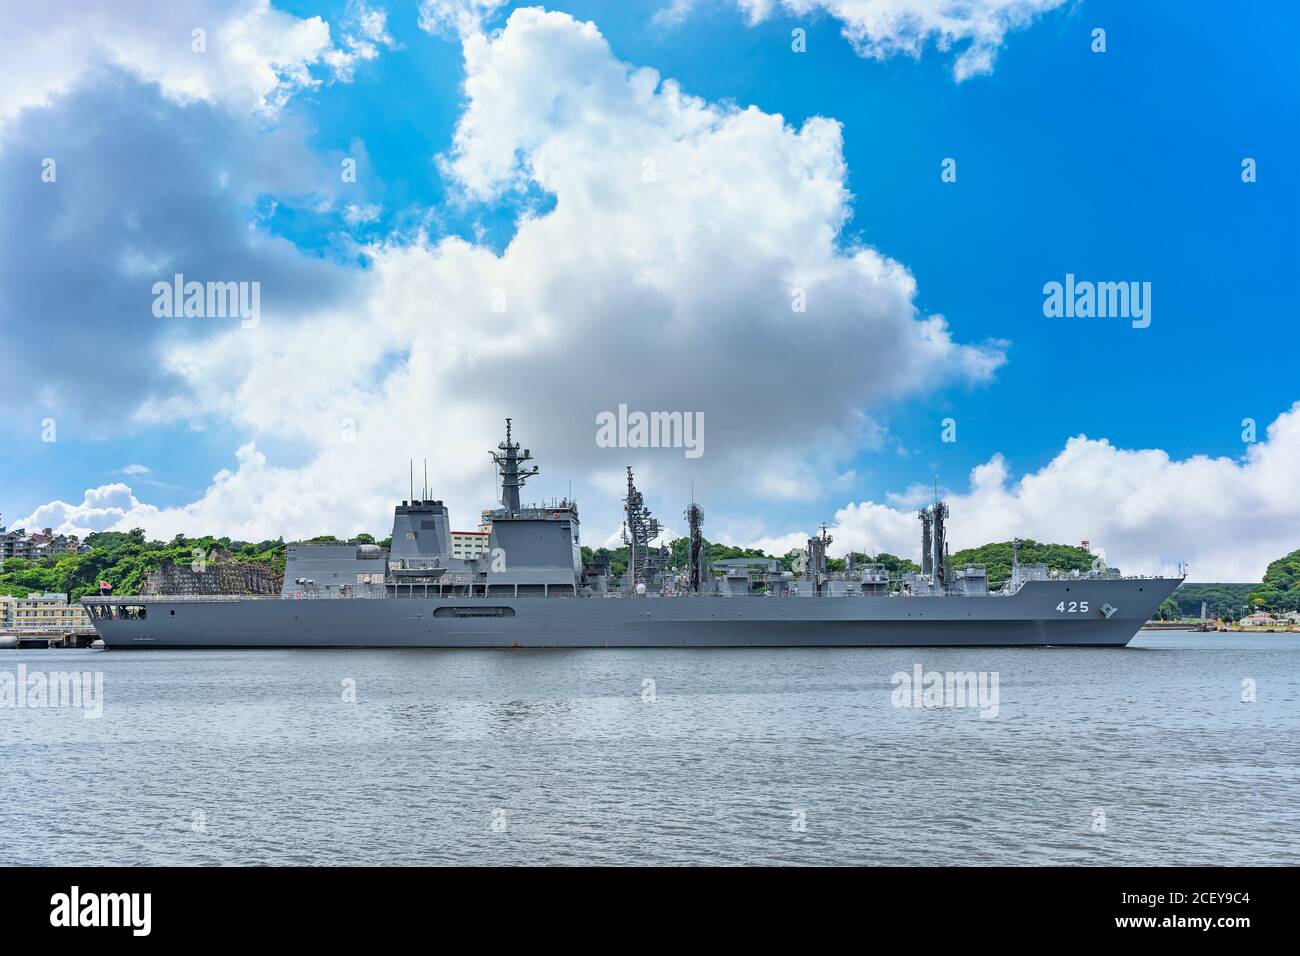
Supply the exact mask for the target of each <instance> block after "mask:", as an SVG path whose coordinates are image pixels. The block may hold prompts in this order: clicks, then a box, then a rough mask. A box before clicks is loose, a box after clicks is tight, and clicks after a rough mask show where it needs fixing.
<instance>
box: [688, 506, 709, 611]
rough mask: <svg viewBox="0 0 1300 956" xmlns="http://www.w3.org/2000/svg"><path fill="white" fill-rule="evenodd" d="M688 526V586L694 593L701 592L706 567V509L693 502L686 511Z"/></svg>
mask: <svg viewBox="0 0 1300 956" xmlns="http://www.w3.org/2000/svg"><path fill="white" fill-rule="evenodd" d="M684 517H685V518H686V524H687V526H688V527H689V528H690V532H689V541H690V543H689V545H688V551H687V553H686V585H687V587H689V588H690V589H691V590H692V591H694V592H697V593H698V592H699V590H700V580H701V578H702V577H703V565H704V557H705V556H704V509H703V508H701V507H700V506H699V505H697V504H696V503H695V502H693V501H692V502H691V506H690V507H689V508H687V509H686V514H685V515H684Z"/></svg>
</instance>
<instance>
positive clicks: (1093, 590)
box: [82, 419, 1182, 650]
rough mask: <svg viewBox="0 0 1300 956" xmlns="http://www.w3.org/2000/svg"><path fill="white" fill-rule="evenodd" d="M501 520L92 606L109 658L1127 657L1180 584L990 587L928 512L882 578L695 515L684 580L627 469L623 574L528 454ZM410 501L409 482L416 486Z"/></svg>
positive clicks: (505, 463)
mask: <svg viewBox="0 0 1300 956" xmlns="http://www.w3.org/2000/svg"><path fill="white" fill-rule="evenodd" d="M491 455H492V458H493V460H494V461H495V463H496V466H497V471H498V474H499V477H500V484H501V504H500V507H498V508H496V509H493V510H491V511H485V512H483V515H482V519H483V523H482V525H481V527H482V528H483V531H482V532H480V534H483V533H485V534H486V539H487V540H486V546H485V547H477V548H475V549H474V550H473V552H472V553H469V552H466V551H465V550H464V549H463V548H462V549H461V552H460V554H459V555H458V554H457V553H456V549H455V548H453V538H452V530H451V521H450V517H449V515H448V511H447V508H446V507H445V506H444V504H443V502H441V501H437V500H429V499H428V497H427V490H426V492H425V497H424V498H421V499H420V500H415V496H414V494H413V493H412V496H411V499H410V500H407V501H403V502H402V503H401V504H400V505H398V506H397V508H396V510H395V513H394V516H393V535H392V542H391V546H390V547H389V548H388V549H384V548H381V547H380V546H378V545H374V544H293V545H290V546H289V547H288V553H287V557H286V566H285V575H284V584H283V589H282V591H281V593H280V594H279V595H278V596H277V595H269V596H237V595H201V596H192V595H191V596H147V597H145V596H136V597H124V596H114V597H103V596H101V597H84V598H82V603H83V604H85V605H86V607H87V611H88V613H89V614H90V617H91V620H92V622H93V624H94V627H95V630H96V631H97V632H98V634H99V637H100V638H101V639H102V640H103V642H104V645H105V646H106V647H107V648H108V649H111V650H120V649H137V648H272V647H275V648H359V647H447V648H453V647H503V648H511V647H996V646H1045V645H1055V646H1099V647H1123V646H1124V645H1126V644H1128V642H1129V641H1130V640H1132V638H1133V636H1134V635H1135V634H1136V633H1137V631H1138V629H1139V628H1140V627H1141V625H1142V624H1143V622H1144V621H1146V620H1147V619H1148V618H1149V617H1150V616H1151V615H1152V614H1153V613H1154V612H1155V610H1156V608H1157V607H1159V606H1160V604H1161V602H1163V601H1164V600H1165V598H1167V597H1168V596H1169V595H1170V594H1172V593H1173V591H1174V589H1175V588H1177V587H1178V585H1179V584H1181V583H1182V579H1181V578H1159V577H1155V578H1152V577H1126V576H1123V575H1121V574H1120V573H1119V571H1118V570H1117V569H1115V568H1110V567H1105V566H1104V565H1103V564H1101V563H1100V562H1098V563H1097V566H1096V567H1094V568H1093V569H1092V570H1090V571H1087V572H1070V573H1068V574H1057V573H1055V572H1049V571H1048V569H1047V568H1046V567H1045V566H1042V565H1032V564H1022V563H1021V562H1020V560H1019V549H1018V548H1017V549H1016V551H1015V554H1016V557H1015V560H1014V561H1013V565H1012V569H1011V575H1010V579H1009V580H1008V581H1007V582H1006V583H1005V585H1003V586H1002V587H1001V588H999V589H998V590H996V591H991V590H990V589H989V583H988V577H987V574H986V571H985V569H984V568H983V567H979V566H974V565H968V566H965V567H961V568H957V569H954V568H953V567H952V566H951V560H950V558H949V553H948V546H947V541H946V535H947V520H948V507H947V505H946V504H945V503H944V502H942V501H938V500H936V501H935V503H934V505H933V506H931V507H928V508H924V509H922V510H921V511H920V512H919V515H918V517H919V519H920V523H921V565H920V571H918V572H915V573H908V574H904V575H900V576H898V577H897V578H896V579H895V578H893V577H891V575H890V574H889V573H888V572H887V571H886V569H885V568H884V567H883V566H881V565H879V564H872V563H860V564H856V565H855V564H854V563H853V561H852V560H851V559H850V560H849V561H848V564H847V567H846V570H844V571H836V572H831V571H829V570H828V560H827V548H828V546H829V545H830V543H831V540H832V539H831V537H830V536H829V535H828V534H827V533H826V529H825V528H824V527H823V528H822V531H821V534H820V536H818V537H814V538H810V539H808V541H807V546H806V547H805V548H804V549H803V551H802V553H801V554H800V556H799V560H798V561H797V562H796V564H795V568H794V570H788V569H786V568H785V567H784V566H783V564H782V563H781V562H780V561H777V560H773V559H739V560H727V561H716V562H709V561H708V559H707V553H706V547H705V544H704V539H703V534H702V527H703V518H704V515H703V510H702V509H701V508H700V507H699V506H698V505H696V504H694V503H692V504H691V505H690V507H689V508H688V509H687V510H686V512H685V515H684V517H685V519H686V521H687V524H688V526H689V529H690V531H689V536H688V547H687V548H686V557H685V561H684V566H681V563H679V565H678V566H674V564H673V562H672V560H671V553H670V551H669V550H668V549H667V548H665V547H663V546H662V545H658V546H657V545H656V544H655V541H656V539H657V538H658V537H660V535H661V531H662V528H661V526H660V524H659V522H658V521H657V520H656V519H655V518H654V517H653V515H651V514H650V512H649V509H648V508H647V507H646V505H645V501H644V498H643V497H642V494H641V492H640V491H639V490H638V489H637V488H636V485H635V483H634V477H633V474H632V471H631V469H630V468H629V469H628V476H627V481H628V483H627V497H626V498H625V499H624V512H625V514H624V527H623V539H624V541H625V543H626V545H627V549H628V557H627V569H626V571H625V573H623V574H622V575H621V576H620V577H619V578H618V579H617V580H616V579H615V578H614V576H613V574H612V573H611V569H610V565H609V561H608V556H607V555H601V558H603V560H601V559H598V560H595V561H593V562H591V563H587V564H584V562H583V558H582V551H581V548H580V545H579V522H578V509H577V505H576V504H575V503H574V502H573V501H571V500H568V499H563V500H558V501H554V502H552V503H551V504H549V505H531V506H524V505H522V504H521V500H520V493H521V489H522V488H523V486H524V484H525V482H526V481H527V480H528V479H529V478H532V477H533V476H535V475H536V474H537V473H538V467H537V466H536V465H533V466H532V467H531V468H530V467H528V465H527V462H529V461H531V460H532V454H531V453H530V452H529V450H528V449H522V450H521V448H520V444H519V443H518V442H516V441H514V440H513V437H512V434H511V422H510V420H509V419H507V420H506V437H505V441H503V442H501V443H500V444H498V445H497V450H496V451H495V452H492V453H491ZM412 492H414V479H412Z"/></svg>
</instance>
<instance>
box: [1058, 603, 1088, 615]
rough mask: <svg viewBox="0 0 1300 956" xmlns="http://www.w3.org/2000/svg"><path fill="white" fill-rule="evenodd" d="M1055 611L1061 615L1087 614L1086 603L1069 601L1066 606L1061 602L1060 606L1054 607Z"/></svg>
mask: <svg viewBox="0 0 1300 956" xmlns="http://www.w3.org/2000/svg"><path fill="white" fill-rule="evenodd" d="M1056 610H1057V611H1058V612H1060V613H1061V614H1087V613H1088V602H1087V601H1071V602H1070V603H1069V605H1068V606H1067V605H1066V603H1065V602H1064V601H1062V602H1061V603H1060V604H1058V605H1056Z"/></svg>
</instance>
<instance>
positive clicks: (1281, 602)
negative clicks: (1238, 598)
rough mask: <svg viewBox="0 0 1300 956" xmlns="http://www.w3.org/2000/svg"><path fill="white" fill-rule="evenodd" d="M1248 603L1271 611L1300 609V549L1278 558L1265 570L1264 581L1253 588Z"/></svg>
mask: <svg viewBox="0 0 1300 956" xmlns="http://www.w3.org/2000/svg"><path fill="white" fill-rule="evenodd" d="M1246 603H1247V604H1250V605H1252V606H1254V607H1264V608H1268V609H1269V610H1270V611H1300V551H1292V552H1291V553H1290V554H1288V555H1286V556H1285V557H1281V558H1278V559H1277V560H1276V561H1274V562H1273V563H1272V564H1270V565H1269V566H1268V568H1267V569H1266V570H1265V571H1264V581H1263V583H1261V584H1257V585H1255V586H1254V587H1253V588H1251V590H1250V593H1249V594H1247V595H1246Z"/></svg>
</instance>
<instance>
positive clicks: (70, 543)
mask: <svg viewBox="0 0 1300 956" xmlns="http://www.w3.org/2000/svg"><path fill="white" fill-rule="evenodd" d="M82 550H84V549H83V548H82V545H81V541H80V540H79V539H78V538H77V536H76V535H68V534H55V533H54V530H53V529H52V528H46V529H44V530H43V531H37V532H33V533H32V534H28V533H27V532H26V531H25V530H24V529H22V528H15V529H14V530H13V531H7V530H5V528H4V526H3V525H0V564H4V562H5V559H7V558H22V559H23V560H25V561H35V560H37V559H38V558H45V557H49V556H50V555H56V554H65V553H66V554H77V553H79V552H81V551H82Z"/></svg>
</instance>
